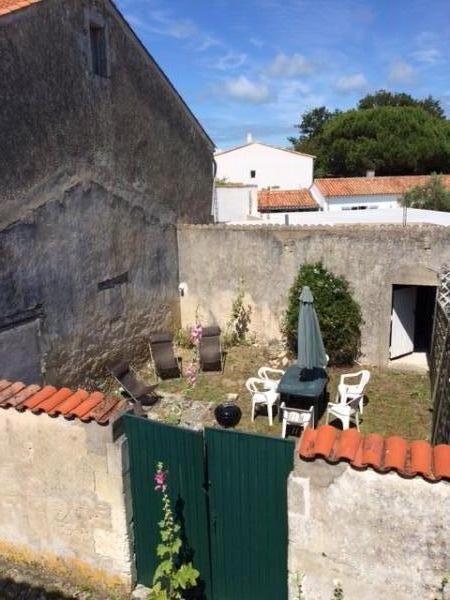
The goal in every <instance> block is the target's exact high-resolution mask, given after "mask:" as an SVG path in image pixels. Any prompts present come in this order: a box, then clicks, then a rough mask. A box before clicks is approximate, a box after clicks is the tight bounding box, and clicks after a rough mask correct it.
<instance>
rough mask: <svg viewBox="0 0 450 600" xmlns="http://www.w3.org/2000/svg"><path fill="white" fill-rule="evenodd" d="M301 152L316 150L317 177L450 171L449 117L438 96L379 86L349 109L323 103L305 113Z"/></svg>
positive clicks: (297, 145) (299, 139)
mask: <svg viewBox="0 0 450 600" xmlns="http://www.w3.org/2000/svg"><path fill="white" fill-rule="evenodd" d="M297 129H298V130H299V137H297V138H289V141H290V142H291V143H292V144H293V146H294V148H295V149H296V150H298V151H300V152H306V153H309V154H314V155H315V156H316V157H317V158H316V161H315V175H316V177H351V176H364V175H365V173H366V171H367V170H375V171H376V173H377V175H408V174H429V173H431V172H433V171H436V172H444V173H445V172H448V171H449V165H450V121H449V120H447V119H445V116H444V111H443V109H442V107H441V106H440V103H439V101H438V100H435V99H434V98H432V97H431V96H430V97H428V98H425V99H423V100H416V99H414V98H412V97H411V96H409V95H408V94H402V93H397V94H394V93H391V92H387V91H385V90H380V91H379V92H377V93H376V94H371V95H368V96H366V97H365V98H362V99H361V100H360V102H359V104H358V107H357V108H356V109H353V110H348V111H345V112H341V111H334V112H331V111H329V110H328V109H327V108H326V107H324V106H322V107H319V108H314V109H312V110H310V111H308V112H306V113H304V114H303V115H302V119H301V122H300V123H299V124H298V125H297Z"/></svg>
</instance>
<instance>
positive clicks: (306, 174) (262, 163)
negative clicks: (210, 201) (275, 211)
mask: <svg viewBox="0 0 450 600" xmlns="http://www.w3.org/2000/svg"><path fill="white" fill-rule="evenodd" d="M214 158H215V161H216V164H217V173H216V177H217V179H218V180H226V181H227V182H228V183H239V184H245V185H256V186H257V187H258V188H259V189H264V188H273V187H275V188H280V189H283V190H295V189H299V188H309V187H310V185H311V184H312V181H313V168H314V156H311V155H309V154H302V153H300V152H296V151H295V150H286V149H284V148H277V147H276V146H269V145H268V144H262V143H261V142H254V141H252V139H251V136H249V137H248V139H247V143H246V144H244V145H243V146H237V147H236V148H230V149H229V150H223V151H222V152H216V154H215V157H214Z"/></svg>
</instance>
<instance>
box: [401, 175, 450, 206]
mask: <svg viewBox="0 0 450 600" xmlns="http://www.w3.org/2000/svg"><path fill="white" fill-rule="evenodd" d="M401 203H402V205H403V206H407V207H409V208H424V209H427V210H441V211H444V212H450V190H448V189H447V188H446V187H445V186H444V184H443V183H442V177H441V176H440V175H436V174H435V175H433V177H432V178H431V179H430V181H429V182H428V183H425V184H424V185H418V186H416V187H414V188H412V189H411V190H409V191H408V192H406V193H405V194H404V195H403V196H402V198H401Z"/></svg>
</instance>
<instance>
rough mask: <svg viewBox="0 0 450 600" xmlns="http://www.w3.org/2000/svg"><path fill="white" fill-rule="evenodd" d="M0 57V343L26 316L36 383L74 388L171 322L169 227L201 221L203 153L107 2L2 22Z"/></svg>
mask: <svg viewBox="0 0 450 600" xmlns="http://www.w3.org/2000/svg"><path fill="white" fill-rule="evenodd" d="M91 16H95V18H96V19H97V18H100V19H101V20H102V22H103V23H104V24H105V26H106V32H107V46H108V52H107V54H108V61H109V77H107V78H102V77H98V76H95V75H93V73H92V70H91V67H90V46H89V19H90V18H91ZM0 56H1V57H2V60H1V61H0V81H1V82H2V84H1V86H0V131H1V137H0V155H1V160H0V290H1V294H0V344H1V343H2V342H1V330H2V327H14V325H15V324H18V323H22V322H23V321H24V320H26V319H29V318H31V317H32V318H35V319H36V318H38V319H39V331H40V339H39V341H38V342H36V344H35V345H37V343H38V344H39V346H40V348H41V356H39V357H38V359H39V360H40V362H41V363H42V367H43V369H44V370H45V371H46V375H45V376H46V379H47V381H50V382H52V383H59V382H62V381H64V383H65V384H67V383H68V384H71V383H77V382H78V381H79V380H80V378H81V374H83V377H84V376H86V375H90V374H93V373H94V372H95V371H97V370H98V369H99V368H101V366H102V365H103V364H104V362H105V361H106V359H107V358H114V357H115V356H118V355H121V356H123V357H124V358H129V359H130V358H133V357H136V356H137V355H138V354H139V353H140V352H141V351H142V350H143V349H144V348H145V346H146V342H147V335H148V332H149V331H151V330H152V329H157V328H159V327H172V326H174V325H177V324H179V319H180V316H179V300H178V290H177V285H178V251H177V236H176V229H175V226H176V223H177V222H179V221H188V222H200V223H205V222H208V221H209V220H210V212H211V195H212V144H211V142H210V141H209V140H208V138H207V136H206V134H205V133H204V132H203V131H202V129H201V128H200V127H199V125H198V124H197V122H196V121H195V118H194V117H193V116H192V115H191V113H190V112H189V110H188V109H187V108H186V106H185V105H184V103H183V102H182V100H181V99H180V97H179V96H178V94H177V93H176V92H175V91H174V90H173V88H172V87H171V86H170V84H169V83H168V82H167V80H166V78H165V76H164V75H163V74H162V73H161V71H160V69H159V68H158V66H157V65H156V63H154V62H153V60H152V59H151V58H150V57H149V56H148V55H147V54H146V52H145V50H144V49H143V47H142V46H141V45H140V44H139V42H138V41H137V40H136V39H135V38H134V35H133V34H132V32H131V30H130V29H129V28H128V26H127V25H126V24H125V23H124V22H123V21H122V20H121V19H120V17H119V15H118V13H117V11H116V9H115V8H114V7H113V5H112V4H111V3H110V2H108V0H92V1H89V0H45V2H41V3H37V4H35V5H33V6H31V7H30V8H27V9H26V10H22V11H17V12H14V13H12V14H11V15H7V16H4V17H2V18H1V19H0ZM125 273H127V275H126V276H125V279H126V281H123V276H124V274H125ZM117 277H119V281H116V280H115V278H117ZM121 277H122V278H121ZM111 280H112V281H111ZM105 282H106V284H105ZM99 284H102V285H103V288H104V289H100V290H99V288H98V285H99ZM17 335H18V336H19V337H20V333H19V332H17ZM11 337H14V334H11V333H10V334H9V335H8V344H10V343H11ZM23 342H24V341H23V340H21V339H18V340H17V346H18V347H19V349H20V348H21V347H22V346H23V345H24V343H23ZM5 343H6V342H5ZM16 362H17V361H16ZM19 362H20V361H19ZM29 362H30V364H31V363H32V364H33V365H35V363H36V359H35V358H33V360H31V361H29ZM2 375H3V376H9V373H8V372H6V373H5V372H3V371H2ZM13 375H14V377H15V376H16V373H13ZM30 377H31V375H30Z"/></svg>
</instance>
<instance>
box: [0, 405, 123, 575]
mask: <svg viewBox="0 0 450 600" xmlns="http://www.w3.org/2000/svg"><path fill="white" fill-rule="evenodd" d="M123 440H124V438H119V440H118V441H117V442H113V434H112V426H105V427H101V426H99V425H97V424H94V423H91V424H83V423H81V422H80V421H78V420H76V421H67V420H65V419H62V418H56V419H55V418H51V417H49V416H47V415H46V414H42V415H39V416H37V415H34V414H32V413H31V412H25V413H18V412H17V411H15V410H13V409H10V410H6V411H5V410H2V411H1V412H0V453H1V456H2V457H3V459H2V461H1V462H0V481H1V482H2V483H1V495H2V500H1V502H0V541H1V542H8V543H12V544H18V545H21V546H26V547H27V548H29V549H32V550H34V551H36V553H38V554H39V553H52V554H54V555H57V556H60V557H63V558H68V559H77V560H80V561H82V562H84V563H88V564H89V565H91V566H92V567H95V568H96V569H100V570H103V571H105V572H107V573H109V574H110V575H117V576H118V577H119V578H120V579H122V580H123V581H124V582H125V583H127V584H130V583H131V581H132V576H133V568H134V567H133V562H132V561H133V555H132V550H131V527H130V521H131V508H130V505H129V504H128V503H129V494H128V492H127V490H126V489H125V484H124V481H125V482H126V481H127V477H126V472H127V469H128V457H127V452H126V446H125V442H124V441H123Z"/></svg>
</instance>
